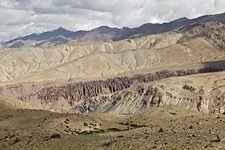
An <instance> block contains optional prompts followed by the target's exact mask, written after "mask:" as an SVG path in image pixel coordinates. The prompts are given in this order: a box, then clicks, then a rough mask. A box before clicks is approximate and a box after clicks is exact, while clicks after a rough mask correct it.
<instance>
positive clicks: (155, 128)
mask: <svg viewBox="0 0 225 150" xmlns="http://www.w3.org/2000/svg"><path fill="white" fill-rule="evenodd" d="M1 108H2V109H1V110H0V118H1V119H0V149H2V150H3V149H4V150H17V149H25V150H26V149H27V150H28V149H29V150H30V149H38V150H40V149H43V150H49V149H54V150H57V149H59V150H60V149H65V150H67V149H68V150H69V149H84V150H88V149H90V150H93V149H121V150H124V149H143V150H146V149H191V150H192V149H196V150H199V149H211V150H216V149H221V150H222V149H224V145H225V132H224V128H225V116H223V115H222V114H221V115H216V114H214V115H209V114H205V113H204V114H203V113H196V112H194V111H188V110H185V109H182V108H179V109H178V108H175V107H166V108H163V109H162V108H155V109H154V110H151V111H146V112H144V113H138V114H132V115H107V114H89V115H74V114H58V113H52V112H48V111H39V110H36V111H35V110H17V109H7V108H6V107H1Z"/></svg>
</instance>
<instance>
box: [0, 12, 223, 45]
mask: <svg viewBox="0 0 225 150" xmlns="http://www.w3.org/2000/svg"><path fill="white" fill-rule="evenodd" d="M208 20H216V21H218V22H221V23H223V24H225V13H223V14H217V15H207V16H202V17H199V18H195V19H188V18H180V19H177V20H174V21H171V22H168V23H163V24H152V23H147V24H144V25H141V26H140V27H137V28H128V27H124V28H111V27H108V26H101V27H98V28H95V29H93V30H90V31H83V30H80V31H76V32H73V31H69V30H66V29H64V28H62V27H60V28H58V29H56V30H52V31H48V32H43V33H40V34H35V33H34V34H31V35H27V36H24V37H18V38H15V39H12V40H10V41H7V42H4V43H0V45H2V46H0V47H5V48H21V47H29V46H32V47H45V46H54V45H58V44H64V43H67V42H69V41H76V42H84V41H103V42H106V41H118V40H123V39H127V38H134V37H141V36H146V35H150V34H158V33H163V32H168V31H171V30H174V29H176V28H180V27H183V26H188V25H191V24H193V23H201V22H205V21H208Z"/></svg>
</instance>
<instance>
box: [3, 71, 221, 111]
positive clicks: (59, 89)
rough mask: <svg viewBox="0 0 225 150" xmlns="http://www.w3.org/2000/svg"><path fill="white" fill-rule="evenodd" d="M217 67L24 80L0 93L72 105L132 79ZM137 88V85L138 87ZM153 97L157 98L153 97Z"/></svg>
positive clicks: (147, 79)
mask: <svg viewBox="0 0 225 150" xmlns="http://www.w3.org/2000/svg"><path fill="white" fill-rule="evenodd" d="M215 71H220V70H219V69H215V68H202V69H188V70H177V71H166V70H164V71H160V72H156V73H149V74H142V75H135V76H133V77H116V78H113V79H108V80H104V81H103V80H98V81H90V82H78V83H65V84H61V85H57V86H56V85H55V84H54V83H48V84H46V83H41V84H40V83H39V84H36V85H35V84H34V83H26V84H16V85H10V86H6V87H1V89H0V95H6V96H11V97H16V98H18V99H20V100H22V101H26V102H30V101H32V102H33V101H39V102H40V103H41V105H46V104H49V103H50V104H54V103H56V102H57V101H60V100H61V99H64V100H65V101H66V102H67V104H68V105H69V106H70V107H71V108H72V107H74V106H76V105H77V103H78V102H79V101H80V100H85V99H88V98H90V97H95V96H98V95H100V94H107V93H113V92H116V91H120V90H123V89H127V88H129V87H130V86H132V85H133V84H134V83H146V82H150V81H154V80H159V79H163V78H168V77H174V76H184V75H191V74H197V73H205V72H215ZM140 92H141V89H140ZM155 99H157V98H155Z"/></svg>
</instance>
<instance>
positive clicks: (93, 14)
mask: <svg viewBox="0 0 225 150" xmlns="http://www.w3.org/2000/svg"><path fill="white" fill-rule="evenodd" d="M222 12H225V0H0V20H1V21H0V41H2V40H8V39H10V38H13V37H15V36H21V35H25V34H30V33H33V32H35V33H38V32H43V31H47V30H52V29H55V28H58V27H60V26H61V27H64V28H66V29H70V30H73V31H76V30H80V29H83V30H88V29H92V28H95V27H97V26H101V25H108V26H111V27H114V26H115V27H123V26H128V27H136V26H139V25H141V24H143V23H147V22H151V23H162V22H168V21H171V20H174V19H177V18H180V17H184V16H185V17H188V18H193V17H198V16H201V15H206V14H215V13H222Z"/></svg>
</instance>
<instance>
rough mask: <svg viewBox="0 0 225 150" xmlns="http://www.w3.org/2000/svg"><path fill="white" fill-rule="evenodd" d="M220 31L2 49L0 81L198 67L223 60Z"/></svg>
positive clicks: (211, 26)
mask: <svg viewBox="0 0 225 150" xmlns="http://www.w3.org/2000/svg"><path fill="white" fill-rule="evenodd" d="M203 26H204V27H203ZM218 31H220V36H217V35H218ZM205 33H207V34H205ZM224 33H225V30H224V25H223V24H220V23H218V22H207V23H204V24H203V25H202V24H200V25H195V26H193V27H190V29H188V30H187V29H184V30H181V31H176V30H175V31H173V32H168V33H164V34H158V35H150V36H146V37H142V38H137V39H128V40H122V41H118V42H112V43H106V42H105V43H104V42H97V43H92V42H90V43H80V44H73V43H70V44H67V45H62V46H57V47H48V48H24V49H4V50H1V51H0V56H1V58H0V71H1V75H0V81H1V82H9V81H10V82H28V81H29V82H31V81H45V80H56V79H57V80H60V79H64V80H65V79H75V80H76V81H77V80H93V79H102V78H110V77H114V76H117V75H125V74H130V73H142V72H149V71H157V70H162V69H164V68H171V69H173V68H174V69H176V68H183V67H184V66H187V67H188V66H193V65H194V66H198V63H199V62H206V61H212V60H220V59H223V58H224V54H225V53H224V51H223V42H224V36H223V35H224Z"/></svg>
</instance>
